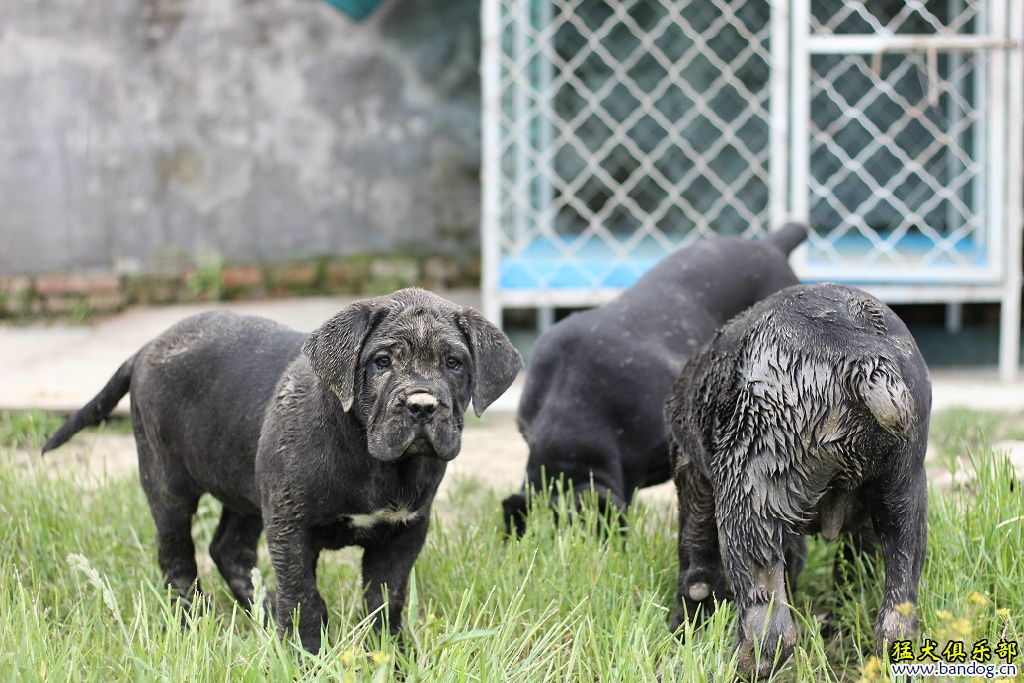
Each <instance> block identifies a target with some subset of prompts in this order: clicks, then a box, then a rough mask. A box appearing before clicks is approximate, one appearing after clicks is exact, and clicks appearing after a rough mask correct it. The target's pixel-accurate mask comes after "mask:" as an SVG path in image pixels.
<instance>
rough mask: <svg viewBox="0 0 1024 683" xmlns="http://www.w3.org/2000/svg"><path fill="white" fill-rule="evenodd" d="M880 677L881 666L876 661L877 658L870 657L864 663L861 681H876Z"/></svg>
mask: <svg viewBox="0 0 1024 683" xmlns="http://www.w3.org/2000/svg"><path fill="white" fill-rule="evenodd" d="M881 675H882V664H881V662H879V661H878V657H876V656H874V655H871V656H870V657H868V660H867V661H866V662H864V670H863V675H862V676H861V681H876V680H878V678H879V677H880V676H881Z"/></svg>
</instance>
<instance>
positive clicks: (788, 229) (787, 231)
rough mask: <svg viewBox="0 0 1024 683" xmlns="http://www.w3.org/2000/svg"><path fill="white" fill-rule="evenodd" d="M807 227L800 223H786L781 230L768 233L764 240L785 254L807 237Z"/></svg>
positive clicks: (787, 254)
mask: <svg viewBox="0 0 1024 683" xmlns="http://www.w3.org/2000/svg"><path fill="white" fill-rule="evenodd" d="M807 232H808V228H807V226H806V225H804V224H802V223H786V224H785V225H784V226H782V229H781V230H776V231H775V232H773V233H771V234H769V235H768V236H766V237H765V238H764V241H765V242H767V243H768V244H771V245H773V246H774V247H775V248H776V249H778V250H779V251H781V252H782V253H783V254H785V255H786V256H789V254H790V253H792V251H793V250H794V249H796V248H797V247H798V246H800V244H801V243H802V242H803V241H804V240H805V239H807Z"/></svg>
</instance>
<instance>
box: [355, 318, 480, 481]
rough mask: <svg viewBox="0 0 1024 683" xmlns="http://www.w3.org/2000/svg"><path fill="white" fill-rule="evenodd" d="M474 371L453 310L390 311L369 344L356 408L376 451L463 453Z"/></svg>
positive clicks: (380, 454) (377, 454) (387, 454)
mask: <svg viewBox="0 0 1024 683" xmlns="http://www.w3.org/2000/svg"><path fill="white" fill-rule="evenodd" d="M473 370H474V369H473V367H472V355H471V353H470V349H469V345H468V342H467V339H466V336H465V335H464V334H463V333H462V331H460V329H459V328H458V326H457V325H456V319H455V316H454V315H453V314H452V311H445V310H436V309H433V308H431V307H427V306H409V307H406V308H402V309H400V310H397V311H393V312H391V313H390V314H389V315H387V316H386V317H385V318H384V319H383V320H381V321H380V322H379V324H378V325H377V326H376V327H375V328H373V329H372V331H371V332H370V334H369V335H368V336H367V338H366V340H365V341H364V342H363V346H362V349H361V352H360V355H359V367H358V368H357V375H356V387H355V394H356V396H355V405H354V410H355V411H356V415H357V416H358V417H359V418H360V420H361V421H362V422H363V424H364V425H365V426H366V436H367V444H368V446H369V451H370V455H371V456H373V457H374V458H377V459H378V460H383V461H386V462H389V461H393V460H398V459H400V458H403V457H409V456H414V455H425V456H433V457H437V458H440V459H442V460H451V459H452V458H454V457H455V456H456V455H458V453H459V448H460V446H461V443H462V426H463V414H464V412H465V410H466V407H467V406H468V404H469V400H470V388H471V373H472V372H473Z"/></svg>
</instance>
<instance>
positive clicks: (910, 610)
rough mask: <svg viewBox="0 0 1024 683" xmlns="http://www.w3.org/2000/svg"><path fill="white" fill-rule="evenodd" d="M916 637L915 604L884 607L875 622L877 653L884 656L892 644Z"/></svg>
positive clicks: (906, 603)
mask: <svg viewBox="0 0 1024 683" xmlns="http://www.w3.org/2000/svg"><path fill="white" fill-rule="evenodd" d="M916 635H917V615H916V614H915V612H914V605H913V603H910V602H905V603H903V604H901V605H896V606H895V607H888V608H886V607H883V608H882V610H881V611H880V612H879V613H878V620H877V621H876V622H875V652H876V653H877V654H878V655H879V656H884V655H885V654H886V652H888V649H889V645H890V644H892V643H894V642H896V641H897V640H911V639H913V638H914V636H916Z"/></svg>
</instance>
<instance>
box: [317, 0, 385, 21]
mask: <svg viewBox="0 0 1024 683" xmlns="http://www.w3.org/2000/svg"><path fill="white" fill-rule="evenodd" d="M382 1H383V0H324V2H326V3H327V4H328V5H330V6H331V7H333V8H334V9H336V10H338V11H340V12H343V13H345V14H347V15H348V16H349V17H351V18H352V19H355V20H356V21H362V20H363V19H365V18H366V17H368V16H370V15H371V14H373V10H375V9H377V8H378V7H380V4H381V2H382Z"/></svg>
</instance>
